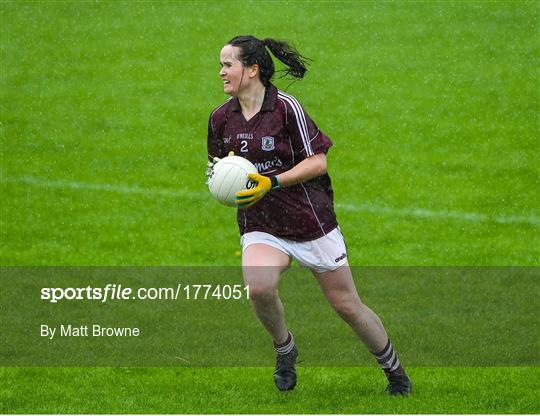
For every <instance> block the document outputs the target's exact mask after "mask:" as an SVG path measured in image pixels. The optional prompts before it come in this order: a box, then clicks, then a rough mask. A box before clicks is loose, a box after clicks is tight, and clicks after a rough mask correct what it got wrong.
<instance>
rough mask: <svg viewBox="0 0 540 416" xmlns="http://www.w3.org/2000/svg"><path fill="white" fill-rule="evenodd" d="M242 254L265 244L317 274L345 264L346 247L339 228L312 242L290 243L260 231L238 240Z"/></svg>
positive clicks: (245, 235)
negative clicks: (251, 247)
mask: <svg viewBox="0 0 540 416" xmlns="http://www.w3.org/2000/svg"><path fill="white" fill-rule="evenodd" d="M240 244H242V252H244V251H245V250H246V248H248V247H249V246H250V245H252V244H266V245H268V246H271V247H274V248H277V249H278V250H280V251H282V252H284V253H285V254H287V255H288V256H289V257H291V258H293V259H295V260H296V261H298V263H299V264H300V266H302V267H307V268H309V269H310V270H313V271H314V272H317V273H324V272H330V271H333V270H336V269H337V268H339V267H341V266H343V265H344V264H347V247H346V246H345V239H344V238H343V234H341V230H340V229H339V227H336V228H334V229H333V230H332V231H330V233H328V234H326V235H325V236H323V237H321V238H318V239H316V240H312V241H292V240H285V239H283V238H279V237H275V236H273V235H272V234H268V233H264V232H261V231H252V232H250V233H245V234H244V235H243V236H242V237H241V238H240Z"/></svg>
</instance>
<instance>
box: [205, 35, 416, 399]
mask: <svg viewBox="0 0 540 416" xmlns="http://www.w3.org/2000/svg"><path fill="white" fill-rule="evenodd" d="M270 52H271V53H272V55H274V57H275V58H277V59H279V60H280V61H281V62H282V63H283V64H284V65H285V66H286V68H287V69H286V75H290V76H292V77H294V78H297V79H300V78H303V77H304V75H305V73H306V61H307V60H306V58H304V57H303V56H302V55H300V54H299V53H298V51H297V50H296V49H294V48H293V47H292V46H291V45H289V44H288V43H286V42H283V41H277V40H274V39H264V40H259V39H257V38H255V37H253V36H237V37H235V38H233V39H231V40H230V41H229V42H228V43H227V44H226V45H225V46H224V47H223V49H222V50H221V54H220V65H221V71H220V72H219V76H220V77H221V79H222V81H223V91H224V92H225V93H226V94H228V95H230V98H229V99H228V100H227V101H226V102H225V103H224V104H222V105H221V106H219V107H218V108H216V109H215V110H214V111H213V112H212V114H211V115H210V120H209V124H208V159H209V169H210V170H211V168H212V165H213V163H215V162H216V161H217V160H218V159H219V158H221V157H224V156H226V155H228V154H229V153H230V152H234V154H236V155H239V156H242V157H244V158H246V159H248V160H250V161H251V162H252V163H253V164H254V165H255V166H256V167H257V170H258V172H259V173H258V174H253V175H250V177H251V179H253V180H254V181H256V182H257V186H256V187H255V188H253V189H250V190H246V191H241V192H239V193H238V194H237V198H236V203H237V205H238V208H239V209H238V216H237V218H238V226H239V227H240V234H241V245H242V266H243V274H244V280H245V283H246V284H247V285H249V288H250V299H251V302H252V305H253V309H254V311H255V313H256V315H257V317H258V318H259V320H260V321H261V323H262V324H263V325H264V327H265V328H266V330H267V331H268V333H269V334H270V336H271V337H272V339H273V341H274V347H275V350H276V353H277V360H276V361H277V363H276V369H275V372H274V381H275V384H276V386H277V388H278V389H280V390H291V389H293V388H294V386H295V385H296V369H295V364H296V357H297V355H298V351H297V348H296V345H295V342H294V337H293V335H292V333H291V331H289V330H288V328H287V325H286V324H285V318H284V310H283V304H282V303H281V300H280V298H279V296H278V291H277V288H278V283H279V279H280V275H281V273H282V272H283V271H284V270H285V269H286V268H287V267H288V266H289V264H290V263H291V260H292V259H296V260H297V261H298V262H299V263H300V264H301V265H303V266H305V267H307V268H309V269H310V270H311V271H312V273H313V274H314V275H315V277H316V278H317V280H318V282H319V285H320V287H321V289H322V291H323V293H324V295H325V297H326V298H327V299H328V301H329V302H330V304H331V305H332V307H333V308H334V309H335V310H336V312H337V313H338V314H339V316H341V317H342V318H343V319H344V320H345V321H346V322H347V323H348V324H349V325H350V326H351V327H352V329H353V330H354V331H355V332H356V334H357V335H358V337H359V338H360V340H361V341H362V342H363V343H364V344H365V345H366V346H367V348H369V350H370V351H371V352H372V353H373V355H374V356H375V359H376V360H377V362H378V363H379V365H380V366H381V368H382V369H383V370H384V372H385V374H386V376H387V378H388V383H389V384H388V388H387V389H388V392H389V394H391V395H399V394H401V395H407V394H409V393H410V391H411V381H410V379H409V378H408V377H407V375H406V373H405V371H404V369H403V367H402V366H401V364H400V362H399V360H398V357H397V355H396V353H395V351H394V349H393V347H392V344H391V342H390V341H389V338H388V335H387V334H386V331H385V329H384V327H383V325H382V323H381V321H380V319H379V318H378V317H377V315H376V314H375V313H374V312H373V311H372V310H371V309H369V308H368V307H367V306H366V305H365V304H363V303H362V301H361V300H360V297H359V296H358V293H357V291H356V288H355V285H354V281H353V277H352V275H351V270H350V268H349V264H348V262H347V249H346V247H345V241H344V238H343V235H342V234H341V231H340V229H339V227H338V223H337V220H336V215H335V213H334V209H333V190H332V185H331V182H330V177H329V176H328V173H327V158H326V154H327V152H328V149H329V148H330V147H331V146H332V142H331V140H330V138H329V137H328V136H326V134H324V133H323V132H322V131H321V130H319V128H318V127H317V126H316V124H315V123H314V122H313V120H311V118H310V117H309V116H308V115H307V113H306V112H305V111H304V109H303V108H302V106H301V105H300V104H299V102H298V101H297V100H296V98H294V97H293V96H291V95H289V94H286V93H284V92H282V91H280V90H278V89H277V88H276V87H275V86H274V85H273V84H272V83H271V80H272V77H273V75H274V62H273V60H272V57H271V56H270Z"/></svg>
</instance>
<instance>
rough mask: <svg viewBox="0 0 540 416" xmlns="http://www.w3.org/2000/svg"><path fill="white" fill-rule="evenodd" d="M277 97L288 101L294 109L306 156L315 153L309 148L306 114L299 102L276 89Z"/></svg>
mask: <svg viewBox="0 0 540 416" xmlns="http://www.w3.org/2000/svg"><path fill="white" fill-rule="evenodd" d="M278 97H279V98H281V99H283V100H284V101H286V102H288V103H289V104H290V106H291V107H292V109H293V111H294V115H295V116H296V124H297V125H298V130H299V131H300V136H301V137H302V142H303V143H304V148H305V149H306V155H307V156H313V155H314V154H315V153H314V152H313V149H312V148H311V141H310V140H309V134H308V128H307V122H306V116H305V114H304V110H302V107H301V106H300V103H299V102H298V101H297V100H296V98H294V97H293V96H292V95H287V94H285V93H284V92H282V91H279V90H278Z"/></svg>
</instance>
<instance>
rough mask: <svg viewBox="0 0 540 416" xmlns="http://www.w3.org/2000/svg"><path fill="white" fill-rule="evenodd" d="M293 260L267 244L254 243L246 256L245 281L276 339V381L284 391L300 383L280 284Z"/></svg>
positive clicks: (262, 321)
mask: <svg viewBox="0 0 540 416" xmlns="http://www.w3.org/2000/svg"><path fill="white" fill-rule="evenodd" d="M290 262H291V259H290V258H289V256H287V255H286V254H285V253H283V252H282V251H280V250H278V249H276V248H274V247H271V246H268V245H266V244H253V245H251V246H249V247H247V248H246V250H245V251H244V254H243V255H242V270H243V274H244V282H245V284H246V285H249V298H250V300H251V305H252V306H253V310H254V311H255V314H256V315H257V317H258V318H259V320H260V321H261V323H262V324H263V325H264V327H265V328H266V330H267V331H268V333H269V334H270V335H271V336H272V338H273V340H274V347H275V349H276V352H277V360H276V361H277V362H276V371H275V372H274V381H275V383H276V386H277V388H278V389H280V390H291V389H293V388H294V386H295V385H296V370H295V364H296V356H297V354H298V352H297V350H296V347H295V345H294V339H293V337H292V334H291V333H290V332H289V330H288V329H287V325H286V323H285V312H284V309H283V303H282V302H281V299H280V298H279V295H278V284H279V279H280V275H281V272H283V271H284V270H285V269H286V268H287V267H289V264H290Z"/></svg>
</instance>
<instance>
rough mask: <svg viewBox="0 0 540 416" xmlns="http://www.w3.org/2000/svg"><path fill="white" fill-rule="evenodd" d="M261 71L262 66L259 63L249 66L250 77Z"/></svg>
mask: <svg viewBox="0 0 540 416" xmlns="http://www.w3.org/2000/svg"><path fill="white" fill-rule="evenodd" d="M260 72H261V68H260V67H259V64H253V65H251V66H250V67H249V77H250V78H255V77H256V76H257V74H259V73H260Z"/></svg>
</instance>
